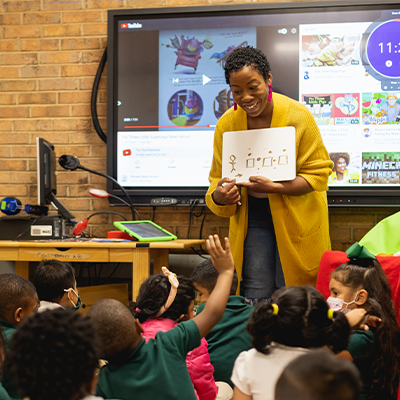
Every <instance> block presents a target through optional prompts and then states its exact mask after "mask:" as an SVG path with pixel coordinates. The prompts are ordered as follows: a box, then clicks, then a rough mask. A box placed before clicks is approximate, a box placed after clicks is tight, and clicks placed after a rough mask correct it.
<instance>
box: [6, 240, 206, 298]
mask: <svg viewBox="0 0 400 400" xmlns="http://www.w3.org/2000/svg"><path fill="white" fill-rule="evenodd" d="M204 242H205V241H204V240H201V239H197V240H196V239H195V240H192V239H188V240H184V239H178V240H171V241H166V242H151V243H147V242H146V243H145V242H122V243H110V242H90V241H86V242H57V241H55V242H34V241H27V242H14V241H9V240H0V260H4V261H15V273H16V274H18V275H20V276H22V277H24V278H26V279H29V261H41V260H44V259H57V260H60V261H66V262H127V263H132V297H133V299H136V295H137V293H138V291H139V287H140V285H141V283H142V282H143V280H144V279H146V278H147V277H148V276H149V275H150V260H153V272H154V273H156V272H158V271H160V270H161V267H162V266H163V265H165V266H166V267H168V254H169V250H170V249H183V248H185V247H190V246H195V245H199V244H204Z"/></svg>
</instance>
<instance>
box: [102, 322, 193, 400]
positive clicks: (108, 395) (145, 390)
mask: <svg viewBox="0 0 400 400" xmlns="http://www.w3.org/2000/svg"><path fill="white" fill-rule="evenodd" d="M200 340H201V336H200V332H199V329H198V327H197V325H196V323H195V322H194V321H193V320H190V321H187V322H182V323H180V324H179V325H178V326H176V327H175V328H173V329H171V330H169V331H167V332H158V333H157V335H156V337H155V339H150V340H149V342H148V343H146V342H145V340H144V339H142V341H141V342H140V343H139V345H138V346H137V347H136V349H135V351H134V352H133V353H132V354H131V355H130V356H129V357H128V358H127V360H126V362H125V363H124V364H122V365H115V364H111V363H109V364H106V365H105V366H104V367H103V368H102V369H101V371H100V373H99V382H98V384H97V391H96V394H97V396H101V397H103V398H105V399H121V400H131V399H135V400H150V399H157V400H163V399H165V400H167V399H168V400H171V399H185V400H196V395H195V393H194V389H193V384H192V381H191V379H190V376H189V372H188V370H187V367H186V355H187V353H188V352H189V351H191V350H193V349H194V348H196V347H198V346H200Z"/></svg>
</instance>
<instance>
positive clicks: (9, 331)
mask: <svg viewBox="0 0 400 400" xmlns="http://www.w3.org/2000/svg"><path fill="white" fill-rule="evenodd" d="M0 288H1V289H0V327H1V328H2V329H3V335H4V339H5V348H6V358H7V352H8V350H9V349H10V339H11V336H13V334H14V332H15V331H16V330H17V326H18V325H19V324H20V323H21V322H22V321H24V320H25V319H26V318H27V317H28V316H29V315H31V314H33V313H34V312H36V311H37V309H38V307H39V299H38V296H37V294H36V289H35V286H33V284H32V283H31V282H29V281H28V280H27V279H25V278H22V277H21V276H19V275H15V274H3V275H0ZM1 383H2V385H3V387H4V389H5V390H6V392H7V393H8V394H9V396H10V397H12V398H15V397H17V391H16V387H15V384H14V380H13V379H12V377H11V376H10V371H9V369H8V368H6V369H5V371H3V377H2V381H1Z"/></svg>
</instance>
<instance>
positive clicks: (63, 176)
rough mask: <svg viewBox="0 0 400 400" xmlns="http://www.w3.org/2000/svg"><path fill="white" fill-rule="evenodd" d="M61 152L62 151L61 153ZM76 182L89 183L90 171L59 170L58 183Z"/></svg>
mask: <svg viewBox="0 0 400 400" xmlns="http://www.w3.org/2000/svg"><path fill="white" fill-rule="evenodd" d="M60 154H61V153H60ZM68 183H76V184H78V185H87V184H88V183H89V172H86V171H66V170H63V171H58V172H57V184H68Z"/></svg>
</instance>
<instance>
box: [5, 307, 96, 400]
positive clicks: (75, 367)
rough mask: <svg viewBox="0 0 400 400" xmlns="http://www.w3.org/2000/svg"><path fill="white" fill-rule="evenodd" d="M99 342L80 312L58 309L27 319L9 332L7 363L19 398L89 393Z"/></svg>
mask: <svg viewBox="0 0 400 400" xmlns="http://www.w3.org/2000/svg"><path fill="white" fill-rule="evenodd" d="M99 348H100V344H99V341H98V338H97V337H96V335H95V331H94V329H93V326H92V324H91V323H90V321H89V320H88V319H87V318H84V317H83V316H82V314H80V313H74V312H72V311H68V310H64V309H62V308H58V309H55V310H48V311H44V312H43V313H38V314H35V315H33V316H32V317H30V318H28V319H27V320H26V321H25V322H24V323H23V324H22V325H21V326H20V328H19V329H18V330H17V331H16V332H15V334H14V335H13V340H12V342H11V349H10V364H11V368H12V373H13V375H14V376H15V377H16V380H17V387H18V390H19V392H20V394H21V398H22V397H29V398H30V399H31V400H48V399H59V400H75V399H81V398H83V397H86V396H87V395H89V394H90V393H91V391H92V389H93V386H94V383H95V372H96V369H97V368H98V365H99Z"/></svg>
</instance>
